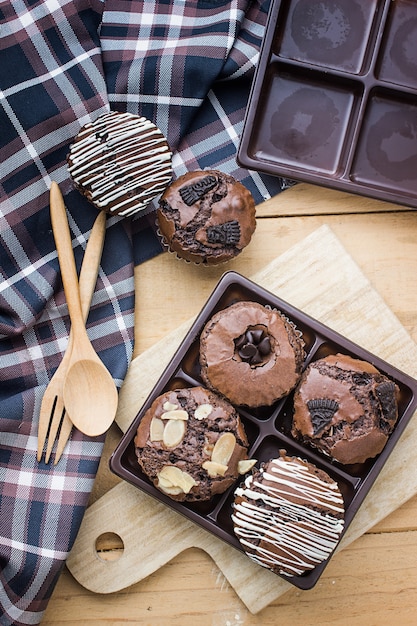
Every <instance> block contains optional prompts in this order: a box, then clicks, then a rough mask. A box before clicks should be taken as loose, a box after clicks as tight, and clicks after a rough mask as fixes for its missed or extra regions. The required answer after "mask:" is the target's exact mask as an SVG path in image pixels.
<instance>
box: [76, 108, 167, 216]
mask: <svg viewBox="0 0 417 626" xmlns="http://www.w3.org/2000/svg"><path fill="white" fill-rule="evenodd" d="M171 161H172V154H171V151H170V149H169V146H168V143H167V140H166V139H165V137H164V135H163V134H162V132H161V131H160V130H159V128H157V127H156V126H155V124H153V122H151V121H150V120H148V119H146V118H145V117H139V116H138V115H133V114H131V113H118V112H116V111H110V113H104V114H103V115H100V116H99V117H97V119H95V120H94V121H93V122H89V123H88V124H85V126H83V127H82V128H81V129H80V131H79V133H78V134H77V136H76V137H75V140H74V143H73V144H72V145H71V146H70V151H69V154H68V157H67V162H68V171H69V173H70V175H71V178H72V179H73V181H74V184H75V186H76V187H77V189H78V190H79V191H80V192H81V193H82V194H83V195H84V196H85V197H86V198H87V199H88V200H89V201H90V202H91V203H92V204H94V206H95V207H96V208H97V209H99V210H101V211H105V212H106V213H110V214H111V215H120V216H129V215H134V214H137V213H141V212H143V211H144V210H145V209H146V208H147V206H148V205H149V204H150V202H151V201H152V200H154V199H155V198H157V197H158V196H159V195H161V193H162V192H163V191H164V190H165V188H166V186H167V185H168V184H169V183H170V181H171V178H172V162H171Z"/></svg>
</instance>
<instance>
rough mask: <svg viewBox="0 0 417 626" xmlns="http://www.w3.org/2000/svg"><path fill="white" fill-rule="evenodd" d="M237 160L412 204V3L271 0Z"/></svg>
mask: <svg viewBox="0 0 417 626" xmlns="http://www.w3.org/2000/svg"><path fill="white" fill-rule="evenodd" d="M238 161H239V163H240V164H241V165H243V166H245V167H247V168H249V169H254V170H259V171H263V172H266V173H269V174H272V175H277V176H283V177H287V178H291V179H294V180H298V181H303V182H309V183H315V184H319V185H323V186H327V187H332V188H335V189H339V190H342V191H348V192H353V193H357V194H361V195H365V196H370V197H374V198H377V199H379V200H386V201H390V202H395V203H400V204H404V205H407V206H411V207H417V174H416V172H417V2H414V1H413V0H396V1H395V2H392V0H366V2H364V1H363V0H361V1H359V0H332V1H331V2H330V1H328V0H320V1H316V0H282V1H281V0H272V3H271V7H270V12H269V16H268V22H267V26H266V31H265V36H264V40H263V45H262V49H261V54H260V59H259V63H258V66H257V70H256V73H255V78H254V81H253V85H252V91H251V95H250V98H249V104H248V107H247V111H246V117H245V122H244V129H243V133H242V137H241V142H240V146H239V150H238Z"/></svg>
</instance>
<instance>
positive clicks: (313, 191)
mask: <svg viewBox="0 0 417 626" xmlns="http://www.w3.org/2000/svg"><path fill="white" fill-rule="evenodd" d="M257 216H258V220H257V222H258V223H257V229H256V232H255V235H254V238H253V240H252V242H251V243H250V245H249V246H248V247H247V248H246V250H245V251H244V252H243V253H242V254H241V255H240V257H239V258H238V259H236V260H235V261H233V262H232V263H229V264H228V266H227V269H234V270H236V271H238V272H240V273H242V274H244V275H245V276H249V277H250V276H251V275H252V274H254V273H255V272H256V271H258V270H260V269H261V268H262V267H263V266H264V265H266V264H267V263H269V262H270V261H271V260H273V259H274V258H276V257H277V256H279V255H280V254H281V253H282V252H284V251H285V250H287V249H288V248H289V247H290V246H292V245H293V244H295V243H298V242H301V241H302V240H303V239H304V237H305V236H307V235H308V234H310V233H311V232H313V231H314V230H316V229H317V228H318V227H319V226H321V225H323V224H327V225H328V226H329V227H330V228H331V229H332V231H333V232H334V234H335V235H336V236H337V237H338V239H339V240H340V242H341V243H342V245H343V246H344V247H345V249H346V250H347V251H348V252H349V253H350V255H351V256H352V257H353V258H354V259H355V261H356V262H357V264H358V266H359V267H360V268H361V270H362V271H363V273H364V274H365V275H366V276H367V277H368V278H369V280H370V282H371V284H372V286H373V287H374V288H375V289H376V290H377V291H378V292H379V293H380V294H381V296H382V297H383V299H384V300H385V302H386V303H387V305H388V306H389V307H390V308H391V309H392V310H393V312H394V313H395V314H396V315H397V317H398V319H399V320H400V322H401V323H402V324H403V326H404V327H405V328H406V329H407V330H408V332H409V333H410V335H411V336H412V338H413V339H414V341H417V289H416V276H417V273H416V261H417V213H416V212H415V211H414V210H411V209H409V208H407V207H403V206H399V205H393V204H389V203H383V202H379V201H376V200H371V199H367V198H363V197H359V196H354V195H351V194H346V193H341V192H336V191H333V190H328V189H323V188H319V187H315V186H311V185H306V184H299V185H297V186H295V187H293V188H292V189H289V190H287V191H285V192H284V193H282V194H280V195H279V196H277V197H276V198H273V199H271V200H268V201H266V202H265V203H263V204H262V205H260V206H258V207H257ZM225 269H226V268H225V267H220V268H219V267H218V268H199V267H196V266H193V265H189V264H186V263H183V262H181V261H178V260H176V259H175V258H174V257H173V256H172V255H169V254H164V255H160V256H159V257H157V258H155V259H152V260H151V261H148V262H147V263H144V264H143V265H140V266H139V267H138V268H136V290H137V304H136V324H135V329H136V343H135V355H138V354H140V353H142V351H144V350H146V349H147V348H148V347H150V346H151V345H153V344H154V343H155V342H156V341H157V340H159V339H161V338H162V337H163V336H164V335H165V334H166V333H168V332H169V331H171V330H173V329H176V328H177V327H178V326H179V325H180V324H181V323H182V322H184V321H186V320H188V319H189V318H190V317H192V316H193V315H196V314H198V312H199V310H200V308H201V306H202V305H203V304H204V302H205V300H206V298H207V296H208V295H209V294H210V292H211V290H212V288H213V287H214V285H215V284H216V283H217V281H218V279H219V278H220V276H221V274H222V273H223V272H224V271H225ZM120 436H121V433H120V430H119V429H118V427H117V426H116V425H114V426H113V427H112V428H111V429H110V431H109V433H108V436H107V440H106V445H105V450H104V454H103V459H102V462H101V465H100V469H99V472H98V475H97V479H96V482H95V486H94V489H93V492H92V494H91V501H92V502H94V501H95V500H97V499H98V498H99V497H100V496H101V495H103V494H104V493H106V492H107V491H108V490H109V489H110V488H111V487H113V486H114V485H115V484H116V483H117V482H118V479H117V478H116V477H115V476H114V475H113V474H111V473H110V471H109V469H108V458H109V455H110V454H111V452H112V451H113V449H114V448H115V446H116V445H117V442H118V441H119V439H120ZM108 548H110V550H109V552H108V554H109V555H110V556H111V555H112V553H117V550H118V549H119V546H117V545H116V544H115V545H110V546H106V550H107V549H108ZM106 553H107V552H106ZM103 556H104V552H103ZM108 558H110V557H108ZM416 563H417V496H415V497H413V498H412V499H411V500H409V501H408V502H407V503H406V504H404V505H403V506H401V507H400V508H399V509H397V510H396V511H395V512H393V513H392V514H391V515H389V516H388V517H387V518H386V519H384V520H383V521H382V522H380V523H379V524H377V525H376V526H375V527H373V528H372V529H371V530H370V531H368V532H367V533H366V534H365V535H363V536H362V537H361V538H359V539H357V540H356V541H354V542H353V543H352V544H351V545H349V546H348V547H346V548H345V549H344V550H341V551H340V552H339V553H338V554H337V555H335V556H334V557H333V559H332V560H331V562H330V564H329V565H328V567H327V568H326V570H325V572H324V574H323V576H322V578H321V579H320V580H319V582H318V583H317V585H316V586H315V587H314V588H313V589H312V590H310V591H300V590H298V589H296V588H294V589H291V590H290V591H288V592H287V593H285V594H284V595H283V596H282V597H281V598H279V599H278V600H276V601H275V602H273V603H272V604H271V605H269V606H268V607H267V608H265V609H264V610H262V611H261V612H260V613H258V614H256V615H253V614H251V613H250V612H249V611H248V610H247V608H246V607H245V605H244V604H243V603H242V602H241V600H240V599H239V598H238V596H237V595H236V594H235V592H234V591H233V589H232V588H231V587H230V586H229V584H228V583H227V581H226V580H225V578H224V576H223V575H222V574H221V572H220V571H219V570H218V569H217V567H216V566H215V565H214V563H213V561H212V560H211V559H210V557H209V556H208V555H207V554H206V553H204V552H202V551H200V550H198V549H195V548H193V549H190V550H188V551H186V552H183V553H182V554H180V555H179V556H178V557H176V558H175V559H174V560H173V561H171V562H170V563H168V564H167V565H166V566H164V567H163V568H162V569H160V570H158V571H157V572H156V573H154V574H152V575H150V576H149V577H148V578H146V579H145V580H143V581H141V582H140V583H137V584H136V585H133V586H131V587H129V588H127V589H125V590H123V591H121V592H118V593H115V594H109V595H99V594H94V593H92V592H90V591H87V590H86V589H85V588H83V587H82V586H81V585H80V584H79V583H78V582H77V581H76V580H74V578H73V577H72V576H71V574H70V573H69V571H68V570H67V569H64V570H63V572H62V574H61V576H60V578H59V581H58V583H57V586H56V588H55V590H54V593H53V595H52V598H51V600H50V603H49V606H48V609H47V611H46V613H45V616H44V620H43V622H42V624H43V625H44V626H61V625H62V626H63V625H65V626H69V625H74V626H75V625H77V626H78V625H80V626H81V625H82V626H86V625H88V624H96V625H106V624H109V625H110V624H111V625H113V626H116V625H117V626H119V625H121V624H135V625H136V624H137V625H140V626H148V625H149V626H196V625H201V626H206V625H207V626H255V625H256V626H258V625H262V626H272V625H274V626H275V625H276V624H291V623H294V624H296V625H297V626H307V625H313V624H314V625H320V626H323V625H325V624H335V625H345V624H346V625H348V626H355V625H356V624H360V625H364V626H365V625H366V626H373V625H375V626H385V625H388V624H389V625H391V624H392V623H394V622H395V623H397V624H399V625H401V626H404V625H408V624H410V625H414V624H416V623H417V615H416V612H417V567H416Z"/></svg>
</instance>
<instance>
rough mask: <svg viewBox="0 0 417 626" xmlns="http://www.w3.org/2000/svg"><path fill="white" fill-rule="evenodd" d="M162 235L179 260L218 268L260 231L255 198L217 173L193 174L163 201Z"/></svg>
mask: <svg viewBox="0 0 417 626" xmlns="http://www.w3.org/2000/svg"><path fill="white" fill-rule="evenodd" d="M157 220H158V226H159V232H160V235H161V237H162V240H163V242H164V243H165V245H166V246H167V247H168V249H169V250H170V251H171V252H174V253H175V254H176V255H177V256H178V257H179V258H181V259H184V260H186V261H190V262H192V263H196V264H200V263H202V264H204V265H216V264H218V263H224V262H226V261H230V260H231V259H234V258H235V257H236V256H237V255H238V254H240V253H241V252H242V250H243V248H245V247H246V246H247V245H248V244H249V242H250V240H251V238H252V235H253V233H254V231H255V228H256V220H255V202H254V199H253V197H252V194H251V193H250V191H249V190H248V189H246V187H245V186H244V185H242V183H240V182H238V181H236V180H235V179H234V178H233V177H232V176H230V175H228V174H225V173H223V172H219V171H217V170H201V171H195V172H188V173H187V174H184V175H183V176H180V177H179V178H178V179H177V180H175V181H174V182H173V183H171V184H170V185H169V186H168V187H167V189H166V190H165V192H164V194H163V195H162V197H161V199H160V201H159V208H158V211H157Z"/></svg>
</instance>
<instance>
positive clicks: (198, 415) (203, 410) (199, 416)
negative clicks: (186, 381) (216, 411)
mask: <svg viewBox="0 0 417 626" xmlns="http://www.w3.org/2000/svg"><path fill="white" fill-rule="evenodd" d="M212 410H213V407H212V406H211V404H200V406H198V407H197V408H196V410H195V411H194V417H195V419H196V420H204V419H206V417H208V416H209V415H210V413H211V412H212Z"/></svg>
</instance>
